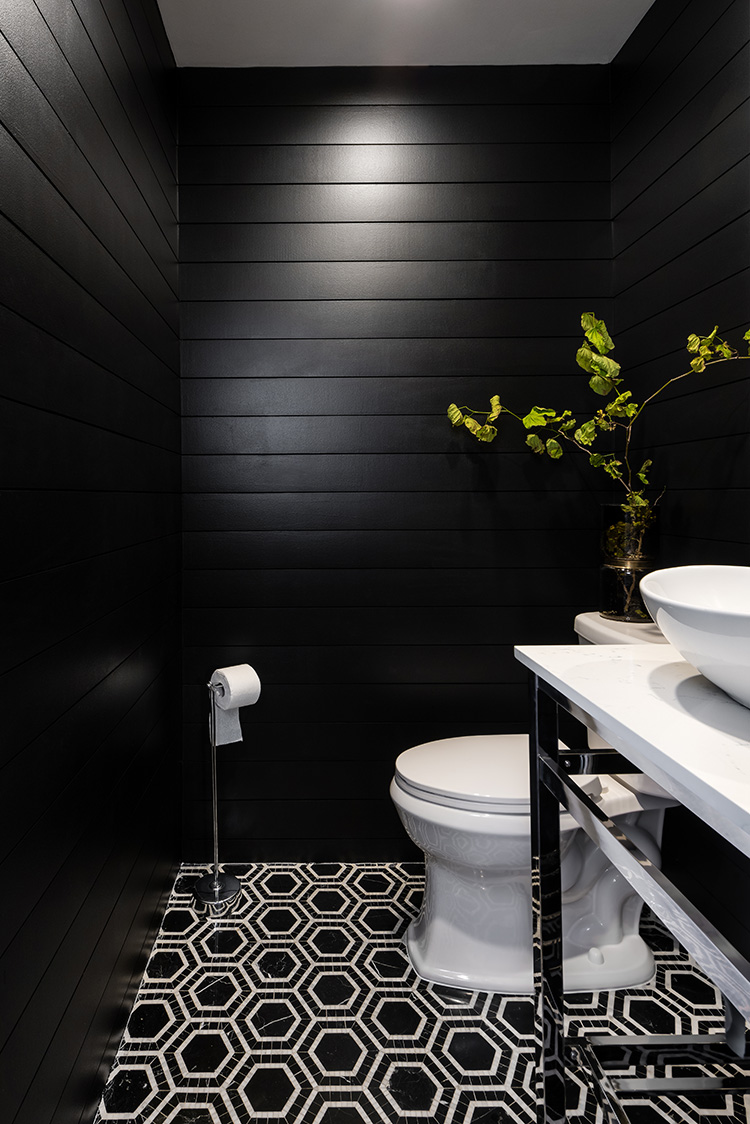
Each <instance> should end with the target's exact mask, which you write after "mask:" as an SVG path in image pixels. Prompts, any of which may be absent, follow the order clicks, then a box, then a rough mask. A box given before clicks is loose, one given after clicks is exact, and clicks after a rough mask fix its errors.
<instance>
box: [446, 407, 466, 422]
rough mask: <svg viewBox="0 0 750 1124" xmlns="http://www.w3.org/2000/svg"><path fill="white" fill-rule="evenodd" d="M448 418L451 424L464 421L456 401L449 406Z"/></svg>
mask: <svg viewBox="0 0 750 1124" xmlns="http://www.w3.org/2000/svg"><path fill="white" fill-rule="evenodd" d="M448 420H449V421H450V423H451V425H463V423H464V416H463V414H462V413H461V411H460V410H459V408H458V406H457V405H456V403H455V402H451V404H450V406H449V407H448Z"/></svg>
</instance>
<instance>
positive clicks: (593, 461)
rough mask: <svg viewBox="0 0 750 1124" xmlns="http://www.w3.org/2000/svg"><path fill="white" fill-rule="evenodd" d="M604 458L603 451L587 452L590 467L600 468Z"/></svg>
mask: <svg viewBox="0 0 750 1124" xmlns="http://www.w3.org/2000/svg"><path fill="white" fill-rule="evenodd" d="M606 459H607V458H606V457H605V455H604V453H590V454H589V464H590V465H591V467H592V468H601V467H602V465H603V464H604V462H605V460H606Z"/></svg>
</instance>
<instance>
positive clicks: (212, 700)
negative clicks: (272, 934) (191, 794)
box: [193, 683, 240, 909]
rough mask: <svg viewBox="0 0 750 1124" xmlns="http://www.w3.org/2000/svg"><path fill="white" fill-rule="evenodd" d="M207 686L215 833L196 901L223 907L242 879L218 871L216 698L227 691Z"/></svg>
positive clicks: (219, 687) (215, 685) (233, 896)
mask: <svg viewBox="0 0 750 1124" xmlns="http://www.w3.org/2000/svg"><path fill="white" fill-rule="evenodd" d="M206 686H207V687H208V699H209V703H208V712H209V719H208V726H209V732H210V738H211V804H212V814H213V832H214V861H213V870H212V871H210V873H209V874H204V875H203V877H202V878H199V879H198V881H197V882H196V883H195V885H194V886H193V894H194V896H195V898H196V899H197V901H198V902H199V903H201V904H202V905H205V906H222V907H224V909H226V907H227V906H228V905H229V904H230V903H231V902H232V900H233V899H234V898H236V897H237V895H238V894H239V892H240V883H239V879H237V878H235V876H234V875H233V874H227V873H225V872H224V871H220V870H219V804H218V792H217V786H216V700H217V698H220V697H221V696H223V694H224V688H223V686H222V685H221V683H207V684H206Z"/></svg>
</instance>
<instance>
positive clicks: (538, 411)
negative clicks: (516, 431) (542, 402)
mask: <svg viewBox="0 0 750 1124" xmlns="http://www.w3.org/2000/svg"><path fill="white" fill-rule="evenodd" d="M555 416H556V415H555V411H554V410H550V409H549V407H548V406H532V407H531V409H530V410H529V412H528V414H527V415H526V417H525V418H523V419H522V420H523V424H524V426H525V428H526V429H533V427H534V426H537V425H547V422H548V421H549V419H550V418H554V417H555Z"/></svg>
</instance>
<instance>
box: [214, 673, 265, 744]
mask: <svg viewBox="0 0 750 1124" xmlns="http://www.w3.org/2000/svg"><path fill="white" fill-rule="evenodd" d="M210 683H211V686H212V688H213V687H219V688H220V689H219V690H218V691H215V692H214V695H215V697H216V712H215V713H216V730H215V735H216V744H217V745H228V744H229V742H241V741H242V727H241V726H240V714H239V708H240V707H241V706H252V704H253V703H256V702H257V701H258V699H259V698H260V679H259V678H258V673H257V672H256V671H255V669H254V668H252V667H250V664H248V663H238V664H235V666H234V667H219V668H217V669H216V671H215V672H214V673H213V675H212V676H211V679H210Z"/></svg>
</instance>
